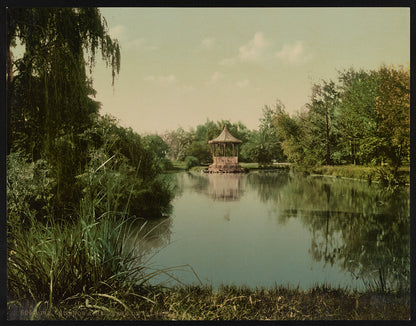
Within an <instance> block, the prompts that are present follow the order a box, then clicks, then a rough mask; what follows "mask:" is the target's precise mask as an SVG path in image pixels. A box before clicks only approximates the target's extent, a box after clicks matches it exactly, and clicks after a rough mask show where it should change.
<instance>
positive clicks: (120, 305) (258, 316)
mask: <svg viewBox="0 0 416 326" xmlns="http://www.w3.org/2000/svg"><path fill="white" fill-rule="evenodd" d="M8 314H9V319H10V317H13V316H14V317H19V319H34V320H51V319H53V320H68V319H72V320H74V319H76V320H103V319H104V320H110V319H111V320H408V319H409V317H410V308H409V306H408V305H407V304H405V303H404V302H403V301H402V300H401V299H400V298H398V297H395V296H394V295H379V294H376V293H364V294H362V293H357V292H348V291H346V290H343V289H332V288H328V287H326V286H317V287H314V288H312V289H310V290H306V291H302V290H299V289H293V288H288V287H273V288H270V289H265V288H260V289H259V288H256V289H251V288H247V287H236V286H222V287H220V288H219V289H218V290H213V289H212V287H208V286H177V287H171V288H164V287H160V286H153V287H148V288H146V289H141V291H140V292H138V293H135V292H134V291H129V292H125V291H124V290H120V291H118V292H117V293H114V294H113V295H107V294H105V293H97V294H91V295H79V296H75V297H73V298H70V299H68V300H66V301H65V302H63V303H62V304H61V305H59V306H54V307H53V308H52V309H49V307H48V305H47V304H46V303H45V302H38V303H37V305H35V303H34V302H32V303H29V302H19V303H17V302H13V303H9V304H8Z"/></svg>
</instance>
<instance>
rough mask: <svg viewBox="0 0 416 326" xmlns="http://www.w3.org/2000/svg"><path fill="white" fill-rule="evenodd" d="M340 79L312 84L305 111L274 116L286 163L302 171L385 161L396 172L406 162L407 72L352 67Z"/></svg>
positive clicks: (394, 69) (408, 129) (407, 150)
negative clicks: (293, 114)
mask: <svg viewBox="0 0 416 326" xmlns="http://www.w3.org/2000/svg"><path fill="white" fill-rule="evenodd" d="M338 74H339V75H338V82H337V83H336V82H334V81H322V82H321V83H320V84H315V85H313V87H312V96H311V100H310V102H309V103H307V104H306V106H305V110H304V111H303V112H301V113H299V114H297V115H296V116H294V117H290V116H289V115H288V114H287V113H286V112H284V110H282V111H281V112H278V114H277V115H276V116H275V118H274V127H275V128H276V132H277V134H278V135H279V136H280V137H281V139H282V148H283V152H284V154H285V155H286V156H287V158H288V159H289V160H290V161H292V162H297V163H299V164H303V165H306V166H314V165H321V164H326V165H330V164H342V163H350V164H380V163H383V162H385V163H389V164H390V165H391V166H393V167H395V168H397V167H398V166H400V165H401V163H402V161H404V160H409V150H410V71H409V69H408V68H404V67H399V68H393V67H386V66H381V67H380V68H379V69H378V70H371V71H364V70H360V71H355V70H354V69H352V68H351V69H349V70H345V71H341V72H339V73H338Z"/></svg>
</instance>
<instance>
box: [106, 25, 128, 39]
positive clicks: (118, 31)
mask: <svg viewBox="0 0 416 326" xmlns="http://www.w3.org/2000/svg"><path fill="white" fill-rule="evenodd" d="M108 33H109V34H110V35H111V37H112V38H116V39H119V40H121V39H123V38H125V37H126V27H125V26H123V25H116V26H114V27H112V28H110V29H109V30H108Z"/></svg>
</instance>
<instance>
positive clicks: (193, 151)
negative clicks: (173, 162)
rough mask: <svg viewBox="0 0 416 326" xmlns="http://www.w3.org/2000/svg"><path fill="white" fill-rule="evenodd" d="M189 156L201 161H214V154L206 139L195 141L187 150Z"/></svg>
mask: <svg viewBox="0 0 416 326" xmlns="http://www.w3.org/2000/svg"><path fill="white" fill-rule="evenodd" d="M187 154H188V156H193V157H195V158H197V159H198V161H199V162H201V163H210V162H212V155H211V152H210V149H209V147H208V143H207V142H206V141H194V142H192V143H191V144H190V145H189V147H188V150H187Z"/></svg>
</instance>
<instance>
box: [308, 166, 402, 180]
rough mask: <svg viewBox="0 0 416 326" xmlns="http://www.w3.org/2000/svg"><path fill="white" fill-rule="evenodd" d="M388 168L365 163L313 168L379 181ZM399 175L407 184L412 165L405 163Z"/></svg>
mask: <svg viewBox="0 0 416 326" xmlns="http://www.w3.org/2000/svg"><path fill="white" fill-rule="evenodd" d="M384 170H386V168H384V169H381V168H380V167H373V166H363V165H323V166H320V167H315V168H313V169H312V171H311V172H312V173H314V174H319V175H327V176H335V177H343V178H352V179H361V180H367V181H370V182H372V181H377V180H378V178H379V176H380V174H381V173H382V172H383V171H384ZM398 176H400V177H401V178H403V180H404V182H405V183H406V184H409V183H410V166H409V165H404V166H401V167H400V168H399V169H398Z"/></svg>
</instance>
